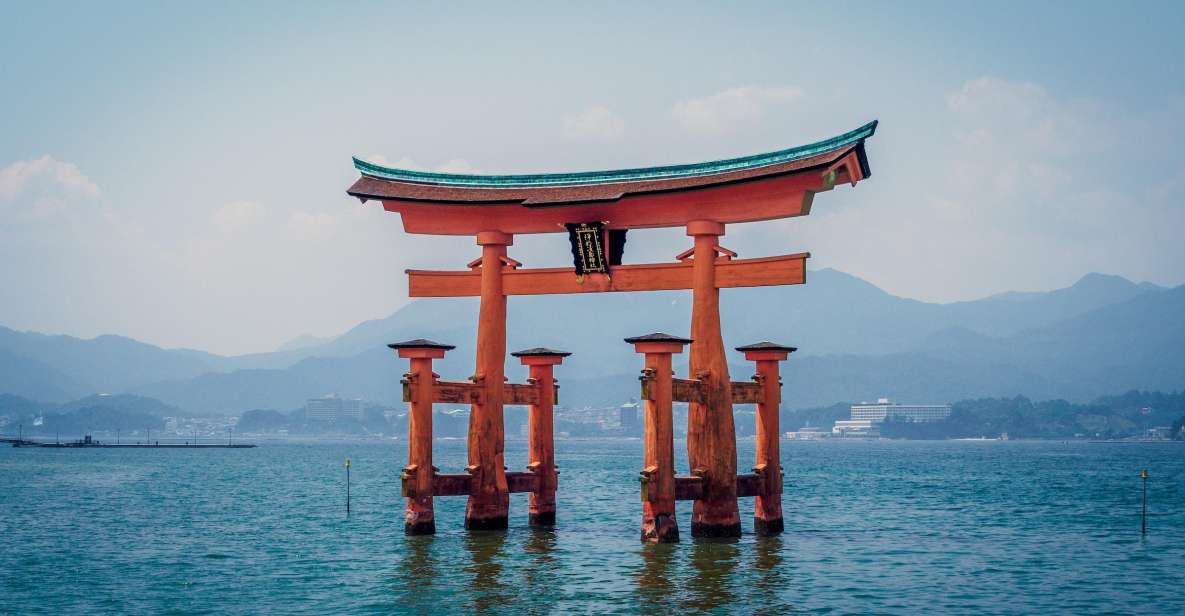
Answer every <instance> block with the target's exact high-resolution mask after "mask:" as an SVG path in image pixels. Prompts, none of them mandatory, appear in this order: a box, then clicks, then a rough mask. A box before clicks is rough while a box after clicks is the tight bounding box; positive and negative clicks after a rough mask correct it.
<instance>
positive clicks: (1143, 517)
mask: <svg viewBox="0 0 1185 616" xmlns="http://www.w3.org/2000/svg"><path fill="white" fill-rule="evenodd" d="M1140 479H1142V480H1143V483H1144V504H1143V508H1142V510H1141V511H1140V534H1141V535H1147V534H1148V469H1144V470H1142V471H1140Z"/></svg>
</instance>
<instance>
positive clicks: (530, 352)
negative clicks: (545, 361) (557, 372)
mask: <svg viewBox="0 0 1185 616" xmlns="http://www.w3.org/2000/svg"><path fill="white" fill-rule="evenodd" d="M510 355H511V356H513V357H550V356H554V357H567V356H569V355H571V353H569V352H568V351H557V350H555V349H549V348H547V347H534V348H530V349H523V350H521V351H515V352H513V353H511V354H510Z"/></svg>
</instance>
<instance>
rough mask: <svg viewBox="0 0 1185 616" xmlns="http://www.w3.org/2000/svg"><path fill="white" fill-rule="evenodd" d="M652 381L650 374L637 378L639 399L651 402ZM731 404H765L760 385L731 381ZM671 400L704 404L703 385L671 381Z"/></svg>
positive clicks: (700, 382) (750, 382)
mask: <svg viewBox="0 0 1185 616" xmlns="http://www.w3.org/2000/svg"><path fill="white" fill-rule="evenodd" d="M652 379H653V376H652V375H651V374H643V375H642V376H640V377H638V380H640V381H642V393H641V396H640V397H641V398H642V399H643V400H653V399H654V398H653V397H652V394H651V387H650V383H651V380H652ZM731 389H732V403H733V404H760V403H762V402H765V393H764V390H763V389H762V387H761V383H757V382H753V381H732V382H731ZM671 400H673V401H674V402H695V403H697V404H703V403H704V383H703V381H700V380H699V379H675V378H673V379H671Z"/></svg>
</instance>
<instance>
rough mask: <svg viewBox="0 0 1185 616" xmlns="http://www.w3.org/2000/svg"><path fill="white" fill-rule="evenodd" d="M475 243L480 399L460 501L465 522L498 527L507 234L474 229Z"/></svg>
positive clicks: (505, 505) (502, 493)
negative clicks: (467, 485)
mask: <svg viewBox="0 0 1185 616" xmlns="http://www.w3.org/2000/svg"><path fill="white" fill-rule="evenodd" d="M477 243H478V245H479V246H481V306H480V308H479V310H478V321H477V368H476V371H475V372H474V374H473V380H474V382H475V383H477V384H479V385H481V386H482V392H481V396H480V400H478V401H477V402H475V403H474V404H473V405H472V411H471V412H470V415H469V466H468V467H467V469H466V470H468V471H469V472H470V474H472V475H473V484H472V485H473V489H472V491H471V492H470V493H469V501H468V502H467V503H466V505H465V528H468V529H471V530H504V529H505V528H506V527H507V515H508V513H509V510H510V489H509V486H508V485H507V483H506V460H505V454H504V449H505V446H506V435H505V425H504V424H503V414H502V390H503V388H502V386H503V384H504V382H505V380H506V379H505V374H504V373H505V362H506V295H505V294H504V292H503V288H502V268H503V264H504V262H503V259H504V258H505V257H506V247H507V246H509V245H511V244H512V243H514V240H513V238H512V237H511V236H510V235H508V234H506V233H502V232H501V231H483V232H481V233H478V234H477Z"/></svg>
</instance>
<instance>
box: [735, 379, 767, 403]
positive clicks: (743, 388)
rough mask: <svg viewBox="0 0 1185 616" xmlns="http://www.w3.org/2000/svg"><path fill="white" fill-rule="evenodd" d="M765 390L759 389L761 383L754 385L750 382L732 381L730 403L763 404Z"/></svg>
mask: <svg viewBox="0 0 1185 616" xmlns="http://www.w3.org/2000/svg"><path fill="white" fill-rule="evenodd" d="M764 392H765V390H764V389H763V388H762V387H761V383H754V382H752V381H733V382H732V403H733V404H759V403H761V402H765V393H764Z"/></svg>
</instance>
